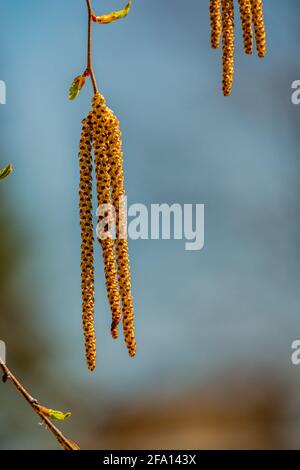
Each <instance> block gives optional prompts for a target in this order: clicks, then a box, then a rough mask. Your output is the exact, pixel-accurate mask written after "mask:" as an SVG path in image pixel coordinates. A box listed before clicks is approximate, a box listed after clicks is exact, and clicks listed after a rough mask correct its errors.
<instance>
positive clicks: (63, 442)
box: [0, 358, 79, 450]
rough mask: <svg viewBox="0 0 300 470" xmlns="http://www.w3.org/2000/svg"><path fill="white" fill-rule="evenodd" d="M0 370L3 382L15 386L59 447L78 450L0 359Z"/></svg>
mask: <svg viewBox="0 0 300 470" xmlns="http://www.w3.org/2000/svg"><path fill="white" fill-rule="evenodd" d="M0 369H2V371H3V374H4V375H3V382H6V381H7V380H9V381H10V382H11V383H12V384H13V385H14V386H15V388H16V389H17V390H18V392H19V393H20V394H21V395H22V396H23V398H24V399H25V400H26V401H27V403H28V404H29V405H30V406H31V408H32V409H33V410H34V411H35V413H36V414H37V415H38V416H39V417H40V418H41V420H42V421H43V423H44V424H45V425H46V426H47V428H48V429H49V431H51V432H52V434H53V435H54V436H55V437H56V439H57V441H58V442H59V444H60V446H61V447H62V448H63V449H65V450H78V449H79V448H78V446H77V445H76V444H75V443H73V442H72V441H70V440H69V439H67V438H66V437H65V436H64V435H63V434H62V432H61V431H60V430H59V429H58V428H57V427H56V426H54V424H53V423H52V421H51V420H50V419H49V418H48V417H47V416H45V415H44V414H43V413H42V411H41V409H42V408H43V407H41V405H40V404H39V403H38V401H37V400H36V399H35V398H33V397H32V396H31V395H30V394H29V393H28V392H27V390H26V389H25V388H24V387H23V385H22V384H21V383H20V382H19V381H18V380H17V378H16V377H15V376H14V375H13V373H12V372H11V371H10V369H9V368H8V367H7V365H6V364H5V363H4V362H3V361H2V359H1V358H0Z"/></svg>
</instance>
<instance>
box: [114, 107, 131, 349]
mask: <svg viewBox="0 0 300 470" xmlns="http://www.w3.org/2000/svg"><path fill="white" fill-rule="evenodd" d="M109 158H110V161H111V184H112V200H113V204H114V207H115V210H116V235H117V236H116V254H117V264H118V277H119V286H120V293H121V298H122V321H123V330H124V338H125V343H126V345H127V349H128V353H129V355H130V356H132V357H133V356H135V354H136V341H135V334H134V308H133V297H132V293H131V278H130V266H129V254H128V241H127V232H126V212H125V207H124V203H123V202H124V197H125V188H124V174H123V152H122V140H121V131H120V124H119V121H118V119H117V118H116V116H115V115H114V114H113V113H112V115H111V121H110V136H109Z"/></svg>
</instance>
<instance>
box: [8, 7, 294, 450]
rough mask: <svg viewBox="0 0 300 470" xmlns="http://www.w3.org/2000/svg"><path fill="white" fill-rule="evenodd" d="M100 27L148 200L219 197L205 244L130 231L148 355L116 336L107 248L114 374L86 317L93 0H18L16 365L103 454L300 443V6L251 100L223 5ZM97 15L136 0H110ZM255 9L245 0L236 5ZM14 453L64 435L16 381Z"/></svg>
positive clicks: (14, 50) (139, 191) (101, 49)
mask: <svg viewBox="0 0 300 470" xmlns="http://www.w3.org/2000/svg"><path fill="white" fill-rule="evenodd" d="M133 3H134V4H133V8H132V12H131V13H130V15H129V16H128V18H127V19H126V20H124V21H120V22H119V23H115V24H113V25H110V26H105V27H101V26H98V27H96V28H95V31H94V67H95V72H96V75H97V78H98V82H99V84H100V88H101V91H102V92H103V94H104V95H105V96H106V98H107V102H108V104H109V105H110V106H111V107H112V109H113V110H114V111H115V113H116V114H117V115H118V117H119V119H120V121H121V125H122V131H123V138H124V151H125V177H126V187H127V194H128V202H129V204H132V203H135V202H138V203H143V204H147V205H148V204H151V203H163V202H166V203H169V204H172V203H174V202H177V203H194V204H195V203H199V204H201V203H203V204H205V211H206V212H205V224H206V225H205V240H206V241H205V247H204V249H203V250H202V251H199V252H188V251H185V249H184V242H182V241H134V242H132V241H131V242H130V254H131V265H132V278H133V290H134V297H135V311H136V332H137V338H138V354H137V356H136V358H135V359H130V358H129V357H128V356H127V353H126V349H125V346H124V344H123V341H122V338H120V340H119V341H118V342H114V341H113V340H112V339H111V338H110V334H109V326H110V313H109V309H108V305H107V300H106V291H105V285H104V278H103V266H102V257H101V252H100V249H99V247H97V250H96V259H97V262H96V264H97V275H96V327H97V339H98V362H97V370H96V372H95V373H94V374H90V373H89V372H88V371H87V370H86V366H85V361H84V352H83V338H82V331H81V294H80V232H79V219H78V179H79V176H78V173H79V171H78V159H77V152H78V142H79V136H80V128H81V120H82V118H83V117H84V116H85V115H86V114H87V112H88V110H89V107H90V98H91V96H92V90H91V86H90V84H89V83H88V85H87V86H86V87H85V89H84V90H83V91H82V93H81V95H80V96H79V97H78V99H77V100H76V101H75V102H70V101H68V99H67V96H68V88H69V85H70V83H71V82H72V80H73V78H74V76H76V75H78V74H80V73H81V72H82V71H83V69H84V67H85V63H86V57H85V56H86V24H87V14H86V6H85V1H84V0H63V1H61V0H60V1H58V0H52V1H51V2H50V1H47V2H45V1H44V2H41V1H38V0H27V1H26V2H24V1H21V0H14V1H11V2H5V1H4V0H0V4H1V18H0V39H1V68H0V79H1V80H4V81H5V82H6V85H7V104H6V105H5V106H3V105H1V106H0V120H1V127H0V136H1V137H0V149H1V154H0V167H3V166H5V165H6V164H7V163H9V162H10V161H11V162H12V163H13V165H14V173H13V174H12V175H10V177H9V178H7V179H6V180H5V181H3V182H1V185H0V201H1V203H0V339H2V340H4V341H5V342H6V345H7V364H8V365H9V367H10V368H11V369H12V370H13V371H14V372H15V373H16V374H17V375H18V377H19V378H20V379H21V380H22V381H23V383H24V385H26V386H27V388H28V389H29V391H30V392H31V393H32V394H33V395H34V396H35V397H36V398H38V399H39V400H40V401H41V402H42V403H43V404H44V405H46V406H49V407H50V408H55V409H63V410H71V411H72V413H73V416H72V418H71V419H70V420H69V421H68V422H65V423H63V424H62V426H61V428H62V430H63V432H65V434H66V435H67V436H69V437H70V438H72V439H73V440H75V441H77V442H78V443H79V444H80V445H81V447H82V448H84V449H117V448H118V449H150V448H152V449H153V448H156V449H160V448H161V449H163V448H167V449H180V448H181V449H183V448H186V449H192V448H194V449H204V448H207V449H221V448H222V449H223V448H225V449H227V448H228V449H229V448H233V449H247V448H275V449H276V448H299V439H298V435H299V431H300V402H299V387H300V366H299V367H298V368H297V367H296V366H293V365H292V363H291V353H292V350H291V343H292V341H294V340H295V339H299V338H300V322H299V311H300V290H299V285H300V217H299V212H300V203H299V200H300V191H299V187H300V184H299V183H300V150H299V146H300V133H299V120H300V106H295V105H293V104H292V103H291V94H292V90H291V84H292V82H293V81H294V80H297V79H298V80H300V64H299V47H300V4H299V1H298V0H289V2H281V1H280V0H275V1H271V0H265V2H264V6H265V20H266V27H267V34H268V54H267V57H266V59H265V60H264V61H261V60H259V59H258V58H257V57H256V56H255V55H253V57H248V56H246V55H244V53H243V46H242V40H241V32H240V22H239V18H238V11H236V16H237V20H236V25H237V27H236V34H237V40H236V72H235V81H234V86H233V92H232V96H231V97H230V98H224V97H223V96H222V93H221V55H220V54H221V51H213V50H211V49H210V41H209V37H210V36H209V35H210V32H209V15H208V4H209V1H208V0H202V1H201V2H199V1H197V0H186V1H184V2H183V1H182V0H173V1H170V0H144V1H142V0H140V1H135V2H133ZM93 4H94V8H95V10H96V12H97V14H101V13H104V12H108V11H110V10H112V9H118V8H120V7H122V6H123V5H124V0H103V1H102V2H97V1H94V2H93ZM236 6H237V2H236ZM0 397H1V399H0V448H1V449H56V448H57V444H56V442H55V440H53V438H52V436H51V435H50V434H49V433H48V432H47V431H46V430H44V429H43V428H42V429H41V427H40V426H39V425H38V419H37V417H36V416H35V415H34V414H33V413H32V410H31V409H30V408H29V407H28V406H27V405H26V404H25V403H24V402H23V400H22V398H21V397H20V396H18V394H17V393H16V392H15V390H14V389H13V388H12V386H11V385H10V384H9V383H7V384H6V385H1V386H0Z"/></svg>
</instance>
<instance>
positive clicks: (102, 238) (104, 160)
mask: <svg viewBox="0 0 300 470" xmlns="http://www.w3.org/2000/svg"><path fill="white" fill-rule="evenodd" d="M92 116H93V117H92V119H93V145H94V158H95V167H96V179H97V196H98V211H99V210H100V213H98V217H99V226H98V229H99V230H100V231H101V233H99V230H98V239H99V242H100V244H101V247H102V254H103V261H104V270H105V279H106V289H107V296H108V300H109V304H110V308H111V312H112V325H111V334H112V336H113V338H115V339H116V338H118V325H119V322H120V319H121V305H120V304H121V299H120V293H119V288H118V277H117V269H116V260H115V251H114V240H113V238H112V234H111V230H112V226H113V215H114V214H113V213H112V205H111V178H110V161H109V156H108V132H109V129H108V122H109V119H110V110H109V108H108V107H107V106H106V104H105V100H104V98H103V97H102V96H101V95H100V94H97V95H95V97H94V99H93V115H92Z"/></svg>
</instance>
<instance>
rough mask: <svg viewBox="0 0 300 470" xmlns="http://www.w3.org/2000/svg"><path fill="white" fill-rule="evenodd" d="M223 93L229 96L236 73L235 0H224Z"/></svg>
mask: <svg viewBox="0 0 300 470" xmlns="http://www.w3.org/2000/svg"><path fill="white" fill-rule="evenodd" d="M222 31H223V94H224V96H229V95H230V92H231V87H232V81H233V74H234V6H233V0H222Z"/></svg>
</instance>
